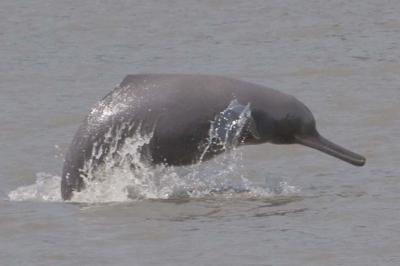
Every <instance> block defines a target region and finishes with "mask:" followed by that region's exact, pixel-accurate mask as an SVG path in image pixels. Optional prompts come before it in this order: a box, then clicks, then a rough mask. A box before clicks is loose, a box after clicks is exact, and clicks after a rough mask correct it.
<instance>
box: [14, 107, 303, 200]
mask: <svg viewBox="0 0 400 266" xmlns="http://www.w3.org/2000/svg"><path fill="white" fill-rule="evenodd" d="M238 106H239V104H238V103H237V101H232V102H231V104H230V105H229V106H228V107H227V109H226V110H224V111H223V112H221V113H220V114H218V115H217V116H216V118H215V120H214V121H213V122H212V124H211V128H210V132H209V139H208V142H207V144H206V145H205V147H204V151H203V153H202V156H201V159H203V157H204V155H205V154H206V152H208V151H210V149H216V148H218V149H222V151H225V152H223V153H222V154H221V155H220V156H217V157H216V158H215V159H213V160H210V161H207V162H202V161H201V160H200V162H199V163H198V164H194V165H191V166H185V167H166V166H164V165H160V166H157V167H154V166H150V165H148V164H146V162H145V161H144V160H143V158H141V156H142V155H141V154H143V152H144V151H143V149H146V145H148V144H149V142H150V140H151V138H152V136H153V133H152V132H151V133H148V134H143V133H141V131H142V130H141V125H140V124H139V125H136V126H135V125H132V124H124V123H122V124H119V125H118V126H116V127H114V128H111V129H110V130H109V132H107V133H106V134H105V136H104V139H103V141H101V142H99V143H97V144H96V143H95V145H94V148H93V149H92V156H91V158H90V159H89V160H87V161H86V162H85V165H84V169H83V172H84V173H86V174H85V175H83V176H82V177H83V179H84V182H85V189H84V190H82V191H81V192H75V193H74V194H73V197H72V199H71V201H72V202H85V203H101V202H126V201H134V200H142V199H180V198H205V197H207V198H209V197H214V196H218V197H225V198H230V197H238V196H240V197H245V198H246V197H250V198H265V197H271V196H274V195H286V194H293V193H297V192H298V190H297V189H296V188H295V187H293V186H290V185H289V184H287V183H285V182H283V181H282V182H280V183H279V184H277V185H274V186H272V187H268V184H267V186H266V187H265V186H260V185H257V184H254V183H253V182H251V181H250V180H249V179H247V178H246V173H245V168H244V166H243V163H242V152H241V150H240V149H237V145H238V144H240V135H241V133H242V130H243V129H244V127H245V125H246V122H247V119H249V117H250V108H249V106H248V105H247V106H242V107H243V108H239V109H238ZM235 108H236V111H235V112H236V113H232V110H234V109H235ZM238 110H239V111H238ZM131 130H134V131H135V132H136V133H135V134H133V135H132V137H129V138H124V136H123V134H124V132H127V131H131ZM100 157H101V160H100V161H101V163H98V161H99V159H100ZM60 181H61V178H60V177H59V176H54V175H50V174H45V173H39V174H38V175H37V180H36V183H35V184H32V185H29V186H24V187H20V188H17V189H16V190H13V191H11V192H10V193H9V194H8V196H9V199H10V200H13V201H25V200H31V201H32V200H37V201H61V196H60Z"/></svg>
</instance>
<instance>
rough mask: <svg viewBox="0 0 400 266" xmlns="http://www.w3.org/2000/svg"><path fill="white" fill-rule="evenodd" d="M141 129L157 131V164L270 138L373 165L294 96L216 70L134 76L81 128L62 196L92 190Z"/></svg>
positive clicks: (145, 152) (148, 155) (146, 150)
mask: <svg viewBox="0 0 400 266" xmlns="http://www.w3.org/2000/svg"><path fill="white" fill-rule="evenodd" d="M138 134H139V135H142V136H144V135H147V136H150V137H151V138H150V140H149V142H148V143H145V144H144V145H143V146H142V147H141V149H140V151H139V153H140V155H141V160H143V161H146V162H147V163H148V164H149V165H150V166H151V165H158V164H164V165H166V166H171V165H173V166H180V165H189V164H194V163H199V162H200V163H201V162H202V161H205V160H208V159H210V158H212V157H213V156H215V155H217V154H219V153H221V152H224V151H225V150H226V149H225V148H226V147H225V146H226V145H225V144H229V145H233V146H238V145H246V144H263V143H274V144H301V145H305V146H308V147H311V148H313V149H317V150H319V151H322V152H324V153H327V154H329V155H332V156H334V157H336V158H339V159H341V160H343V161H346V162H348V163H350V164H353V165H356V166H362V165H364V164H365V158H364V157H363V156H361V155H359V154H356V153H354V152H351V151H349V150H347V149H345V148H342V147H340V146H339V145H337V144H334V143H332V142H331V141H329V140H327V139H325V138H324V137H322V136H321V135H320V134H319V133H318V131H317V129H316V126H315V119H314V117H313V114H312V113H311V111H310V110H309V109H308V108H307V106H305V105H304V104H303V103H302V102H300V101H299V100H297V99H296V98H295V97H293V96H290V95H288V94H285V93H282V92H279V91H277V90H274V89H270V88H267V87H264V86H262V85H257V84H253V83H250V82H246V81H240V80H236V79H232V78H226V77H221V76H213V75H189V74H139V75H128V76H126V77H125V79H124V80H123V81H122V83H121V84H120V85H119V86H117V87H116V88H115V89H114V90H113V91H111V92H110V93H108V94H107V95H106V96H105V97H104V98H103V99H102V100H101V101H100V102H98V103H97V104H96V105H95V106H94V107H93V108H92V109H91V111H90V113H89V114H88V116H87V117H86V118H85V119H84V121H83V123H82V125H81V126H80V127H79V129H78V131H77V133H76V134H75V137H74V139H73V141H72V143H71V145H70V147H69V150H68V152H67V154H66V158H65V162H64V167H63V172H62V181H61V194H62V198H63V199H64V200H69V199H71V197H72V195H73V193H74V191H81V190H82V189H84V187H85V177H87V176H88V174H89V171H91V173H92V172H93V168H95V167H100V166H101V165H102V164H104V160H105V158H106V157H107V158H110V156H111V157H112V158H114V157H115V158H117V157H118V151H119V150H120V149H122V147H123V146H124V144H125V142H126V140H127V139H132V138H133V136H134V135H138ZM235 136H236V138H235ZM114 138H117V140H116V141H115V140H114V141H113V139H114ZM217 140H218V141H217ZM111 143H113V144H112V147H110V146H111ZM221 143H222V144H221ZM224 143H225V144H224ZM224 145H225V146H224ZM89 161H90V167H89V168H90V169H89V168H88V167H87V163H88V162H89ZM133 167H134V166H133ZM91 178H95V176H94V177H93V176H92V177H91Z"/></svg>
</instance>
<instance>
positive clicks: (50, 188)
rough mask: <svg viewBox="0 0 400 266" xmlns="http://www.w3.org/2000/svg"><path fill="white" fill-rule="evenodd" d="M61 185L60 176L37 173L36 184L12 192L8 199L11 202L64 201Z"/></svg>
mask: <svg viewBox="0 0 400 266" xmlns="http://www.w3.org/2000/svg"><path fill="white" fill-rule="evenodd" d="M60 184H61V177H60V176H55V175H51V174H47V173H37V174H36V182H35V183H34V184H32V185H28V186H22V187H19V188H17V189H15V190H13V191H10V192H9V193H8V198H9V199H10V200H11V201H53V202H57V201H62V199H61V194H60Z"/></svg>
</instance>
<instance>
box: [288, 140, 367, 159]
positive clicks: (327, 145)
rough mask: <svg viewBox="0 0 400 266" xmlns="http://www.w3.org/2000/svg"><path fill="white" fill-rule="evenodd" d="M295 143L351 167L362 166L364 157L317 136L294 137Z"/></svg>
mask: <svg viewBox="0 0 400 266" xmlns="http://www.w3.org/2000/svg"><path fill="white" fill-rule="evenodd" d="M295 139H296V142H297V143H299V144H302V145H304V146H307V147H310V148H313V149H316V150H319V151H322V152H324V153H326V154H329V155H331V156H333V157H336V158H338V159H340V160H343V161H345V162H348V163H350V164H352V165H356V166H363V165H364V164H365V161H366V159H365V157H364V156H362V155H360V154H357V153H355V152H352V151H349V150H347V149H345V148H343V147H341V146H339V145H337V144H335V143H333V142H331V141H329V140H327V139H326V138H324V137H322V136H321V135H319V134H317V135H314V136H295Z"/></svg>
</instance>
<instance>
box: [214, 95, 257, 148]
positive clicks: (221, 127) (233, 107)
mask: <svg viewBox="0 0 400 266" xmlns="http://www.w3.org/2000/svg"><path fill="white" fill-rule="evenodd" d="M210 137H211V138H212V139H214V140H216V141H214V142H217V143H219V144H220V145H222V146H223V147H224V148H230V147H235V146H237V145H239V144H240V143H243V142H247V141H249V140H258V139H260V134H259V133H258V131H257V127H256V123H255V121H254V118H253V117H252V115H251V110H250V104H247V105H243V104H240V103H239V102H238V101H237V100H236V99H235V100H232V101H231V102H230V104H229V105H228V107H227V108H226V109H225V110H223V111H222V112H220V113H219V114H218V115H216V116H215V118H214V121H213V122H212V130H211V136H210Z"/></svg>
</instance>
